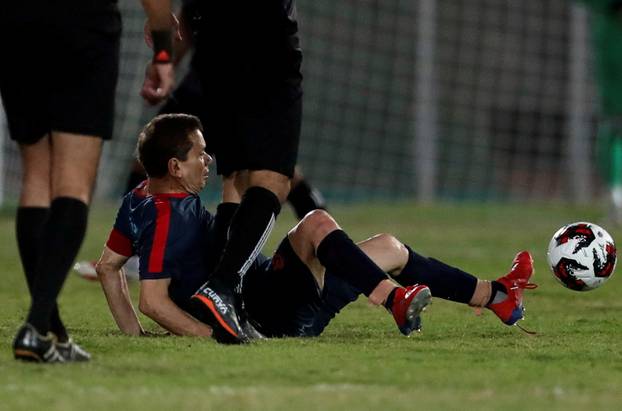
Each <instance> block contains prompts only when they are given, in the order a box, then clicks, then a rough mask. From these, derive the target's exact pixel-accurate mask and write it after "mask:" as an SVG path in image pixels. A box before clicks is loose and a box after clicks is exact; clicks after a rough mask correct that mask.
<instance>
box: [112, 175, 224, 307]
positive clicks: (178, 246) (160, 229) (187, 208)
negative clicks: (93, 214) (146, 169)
mask: <svg viewBox="0 0 622 411" xmlns="http://www.w3.org/2000/svg"><path fill="white" fill-rule="evenodd" d="M146 184H147V182H146V181H145V182H143V183H141V184H140V185H139V186H138V187H136V188H135V189H134V190H132V191H131V192H129V193H128V194H126V195H125V197H124V198H123V203H122V205H121V207H120V208H119V211H118V213H117V218H116V221H115V223H114V227H113V229H112V231H111V233H110V236H109V238H108V241H107V243H106V245H107V246H108V248H110V249H111V250H112V251H114V252H116V253H118V254H121V255H123V256H127V257H130V256H132V255H138V256H139V261H140V268H139V274H140V280H141V281H142V280H153V279H162V278H170V279H171V283H170V285H169V296H170V297H171V299H172V300H173V301H174V302H175V303H176V304H177V305H179V306H180V307H182V308H183V307H184V306H185V305H186V303H187V301H188V300H189V298H190V296H191V295H192V294H194V292H196V290H197V289H198V288H199V287H200V286H201V285H202V284H203V283H204V282H205V281H206V280H207V276H208V274H209V270H210V268H211V267H213V266H214V265H215V263H216V262H217V259H218V258H219V256H220V252H219V251H218V250H220V249H221V247H219V245H217V244H214V241H216V240H215V239H214V238H213V237H214V236H213V235H212V232H213V230H212V229H211V228H212V226H213V222H214V218H213V216H212V215H211V214H210V213H209V212H208V211H207V210H206V209H205V207H203V204H202V203H201V199H200V198H199V197H198V196H197V195H194V194H189V193H173V194H148V193H147V192H146ZM208 248H209V251H208ZM210 251H211V252H210Z"/></svg>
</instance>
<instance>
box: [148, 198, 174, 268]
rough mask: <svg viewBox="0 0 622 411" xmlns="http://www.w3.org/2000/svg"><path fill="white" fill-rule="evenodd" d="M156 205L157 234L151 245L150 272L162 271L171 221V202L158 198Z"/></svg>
mask: <svg viewBox="0 0 622 411" xmlns="http://www.w3.org/2000/svg"><path fill="white" fill-rule="evenodd" d="M154 203H155V206H156V210H157V215H156V225H155V234H154V235H153V244H152V245H151V255H149V272H150V273H159V272H162V266H163V264H164V250H165V249H166V240H167V239H168V228H169V225H170V223H171V203H170V202H169V200H168V199H165V198H156V199H155V201H154Z"/></svg>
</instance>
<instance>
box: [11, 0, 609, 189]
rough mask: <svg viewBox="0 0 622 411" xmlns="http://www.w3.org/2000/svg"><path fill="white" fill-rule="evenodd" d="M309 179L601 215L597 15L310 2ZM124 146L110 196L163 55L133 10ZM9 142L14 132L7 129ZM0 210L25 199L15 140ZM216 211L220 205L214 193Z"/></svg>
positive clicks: (103, 183)
mask: <svg viewBox="0 0 622 411" xmlns="http://www.w3.org/2000/svg"><path fill="white" fill-rule="evenodd" d="M297 5H298V17H299V23H300V30H301V32H300V36H301V42H302V46H303V49H304V52H305V58H304V66H303V67H304V68H303V72H304V75H305V100H304V118H303V131H302V140H301V146H300V154H299V164H300V166H301V167H302V170H303V172H304V174H305V175H306V176H307V177H308V178H309V180H310V181H311V182H312V183H313V184H314V185H315V186H317V187H318V188H319V189H320V191H322V192H323V193H324V195H325V196H326V197H327V198H328V199H329V200H330V201H359V200H360V201H370V200H393V199H401V198H418V199H421V200H426V201H427V200H434V199H450V200H520V201H523V200H546V199H550V198H562V199H573V200H578V201H589V200H590V197H591V196H593V195H595V194H597V193H598V192H599V187H600V183H599V178H598V176H597V173H596V168H595V164H594V156H593V151H594V150H593V148H592V147H593V142H594V138H595V137H594V136H595V126H594V120H595V114H594V113H595V112H596V111H597V109H598V108H597V101H596V99H595V97H594V91H593V88H594V87H593V82H592V75H591V68H590V67H591V66H590V65H591V61H592V57H591V49H590V41H589V15H588V14H587V12H586V11H585V10H583V9H582V8H580V7H579V6H576V5H574V4H573V3H572V2H570V1H567V0H549V1H545V2H543V1H540V0H522V1H499V0H436V1H435V0H418V1H413V0H342V1H339V2H334V1H331V0H298V2H297ZM120 6H121V9H122V13H123V21H124V35H123V42H122V58H121V77H120V79H119V86H118V90H117V94H118V98H117V117H116V124H115V136H114V140H113V141H112V142H111V143H108V144H107V146H106V148H105V153H104V156H103V159H102V164H101V167H100V175H99V179H98V188H97V193H98V195H99V196H100V197H106V198H114V197H115V196H118V195H120V194H121V192H122V190H123V188H124V186H125V179H126V177H127V175H128V173H129V165H130V164H131V156H132V154H133V150H134V144H135V139H136V134H137V132H138V130H139V129H140V126H141V125H142V124H143V123H144V122H145V121H146V120H148V118H149V117H150V116H151V115H153V113H154V111H153V110H152V109H146V108H145V106H144V105H143V103H142V101H141V99H140V97H139V96H138V90H139V89H140V85H141V82H142V76H143V70H144V64H145V62H146V61H147V60H148V58H149V50H148V49H147V48H146V47H145V46H144V44H143V40H142V26H143V21H144V14H143V12H142V10H141V9H140V3H139V2H135V1H130V0H121V2H120ZM3 127H4V125H3ZM2 134H3V135H2V137H1V138H2V147H3V150H4V152H3V162H2V163H0V165H1V166H2V170H3V182H4V184H3V189H2V195H3V196H4V199H5V200H6V201H11V200H12V199H15V198H16V196H17V195H18V189H19V173H20V170H19V159H18V156H17V154H16V147H15V145H14V143H13V142H11V141H9V139H8V136H7V135H6V131H5V132H4V133H2ZM213 191H214V194H213V196H217V195H218V192H217V190H213Z"/></svg>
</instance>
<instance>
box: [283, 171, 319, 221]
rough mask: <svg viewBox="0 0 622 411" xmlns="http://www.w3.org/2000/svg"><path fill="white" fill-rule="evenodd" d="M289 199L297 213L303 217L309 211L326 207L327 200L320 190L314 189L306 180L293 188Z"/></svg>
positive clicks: (299, 216)
mask: <svg viewBox="0 0 622 411" xmlns="http://www.w3.org/2000/svg"><path fill="white" fill-rule="evenodd" d="M287 201H288V202H289V203H290V204H291V205H292V207H293V208H294V211H295V212H296V215H297V216H298V218H299V219H302V217H304V216H305V215H306V214H307V213H308V212H309V211H312V210H317V209H318V208H321V209H323V210H325V209H326V202H325V201H324V198H323V197H322V194H320V192H319V191H317V190H316V189H314V188H313V187H311V186H310V185H309V183H307V182H306V181H305V180H301V181H300V182H299V183H298V184H296V186H295V187H293V188H292V189H291V191H290V192H289V195H288V196H287Z"/></svg>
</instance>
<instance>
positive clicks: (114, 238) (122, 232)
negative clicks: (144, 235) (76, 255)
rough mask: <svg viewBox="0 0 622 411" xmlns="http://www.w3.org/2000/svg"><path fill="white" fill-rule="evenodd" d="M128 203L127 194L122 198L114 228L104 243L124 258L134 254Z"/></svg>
mask: <svg viewBox="0 0 622 411" xmlns="http://www.w3.org/2000/svg"><path fill="white" fill-rule="evenodd" d="M130 201H131V199H130V195H129V194H128V195H126V196H125V197H124V198H123V203H122V204H121V207H120V208H119V211H117V218H116V219H115V222H114V226H113V227H112V230H111V231H110V234H109V235H108V240H107V241H106V246H107V247H108V248H109V249H111V250H112V251H114V252H115V253H117V254H120V255H123V256H125V257H131V256H132V255H134V254H135V251H134V247H133V238H132V230H131V223H130Z"/></svg>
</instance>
